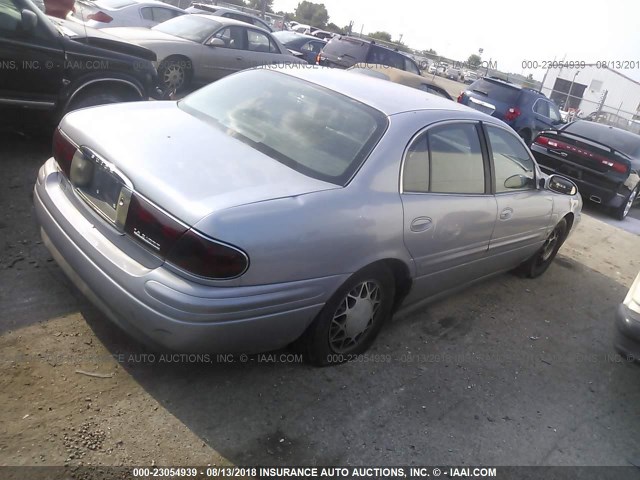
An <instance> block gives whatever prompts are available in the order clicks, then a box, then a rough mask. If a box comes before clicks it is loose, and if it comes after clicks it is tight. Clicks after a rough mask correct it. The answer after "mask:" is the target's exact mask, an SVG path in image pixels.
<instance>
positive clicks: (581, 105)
mask: <svg viewBox="0 0 640 480" xmlns="http://www.w3.org/2000/svg"><path fill="white" fill-rule="evenodd" d="M540 92H541V93H543V94H544V95H546V96H547V97H548V98H550V99H551V100H553V101H554V102H555V104H556V105H558V107H559V108H560V112H561V114H562V116H563V117H564V119H565V120H567V121H571V120H576V119H584V120H590V121H592V122H597V123H602V124H605V125H611V126H612V127H618V128H622V129H624V130H628V131H630V132H633V133H636V134H639V135H640V118H639V115H638V112H637V111H635V112H634V111H630V110H626V109H624V108H622V107H623V103H622V102H621V103H620V104H618V105H614V104H612V103H610V102H607V95H608V91H607V90H603V91H602V93H601V94H600V99H599V100H598V101H593V100H588V99H586V98H582V97H581V96H577V95H572V94H570V93H569V92H568V91H562V90H555V89H552V88H549V87H542V89H541V90H540Z"/></svg>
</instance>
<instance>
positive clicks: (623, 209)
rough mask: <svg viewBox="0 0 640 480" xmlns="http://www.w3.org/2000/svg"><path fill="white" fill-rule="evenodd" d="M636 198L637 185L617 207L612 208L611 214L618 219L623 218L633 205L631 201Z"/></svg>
mask: <svg viewBox="0 0 640 480" xmlns="http://www.w3.org/2000/svg"><path fill="white" fill-rule="evenodd" d="M637 198H638V187H636V188H634V189H633V191H632V192H631V193H630V194H629V196H628V197H627V199H626V200H625V202H624V203H623V204H622V205H620V206H619V207H618V208H616V209H614V210H613V216H614V217H615V218H617V219H618V220H624V219H625V218H627V215H629V212H630V211H631V207H633V203H634V202H635V201H636V199H637Z"/></svg>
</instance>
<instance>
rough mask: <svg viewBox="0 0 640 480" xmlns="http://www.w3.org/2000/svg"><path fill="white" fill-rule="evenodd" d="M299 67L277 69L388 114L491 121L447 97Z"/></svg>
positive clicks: (329, 70)
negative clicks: (447, 114)
mask: <svg viewBox="0 0 640 480" xmlns="http://www.w3.org/2000/svg"><path fill="white" fill-rule="evenodd" d="M299 67H300V65H292V66H283V67H278V68H273V70H275V71H279V72H282V73H285V74H287V75H291V76H293V77H297V78H300V79H302V80H306V81H308V82H311V83H315V84H317V85H319V86H321V87H325V88H328V89H330V90H333V91H335V92H337V93H340V94H342V95H345V96H347V97H350V98H353V99H354V100H357V101H359V102H361V103H364V104H366V105H369V106H371V107H373V108H375V109H377V110H380V111H381V112H382V113H384V114H386V115H394V114H397V113H401V112H409V111H414V110H450V111H461V112H466V113H468V114H469V115H470V116H472V117H478V118H483V119H484V118H491V117H488V115H484V114H482V113H480V112H477V111H476V110H473V109H471V108H469V107H466V106H464V105H461V104H459V103H456V102H452V101H451V100H447V99H446V98H442V97H438V96H436V95H431V94H429V93H427V92H424V91H422V90H418V89H416V88H407V87H406V86H404V85H400V84H397V83H393V82H388V81H386V80H381V79H379V78H373V77H369V76H367V75H357V74H354V73H353V72H349V71H347V70H341V69H334V68H327V67H319V66H311V65H303V67H304V68H299ZM270 68H271V67H270Z"/></svg>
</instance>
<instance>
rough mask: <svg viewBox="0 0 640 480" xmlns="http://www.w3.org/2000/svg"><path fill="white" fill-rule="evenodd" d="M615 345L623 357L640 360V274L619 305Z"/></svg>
mask: <svg viewBox="0 0 640 480" xmlns="http://www.w3.org/2000/svg"><path fill="white" fill-rule="evenodd" d="M615 326H616V328H615V334H614V343H613V344H614V347H615V349H616V350H617V351H618V353H620V354H621V355H622V356H623V357H625V358H627V359H629V360H635V361H637V362H639V361H640V274H638V276H636V279H635V280H634V282H633V284H632V285H631V288H630V289H629V292H628V293H627V296H626V297H625V299H624V301H623V302H622V303H621V304H620V305H619V306H618V310H617V311H616V320H615Z"/></svg>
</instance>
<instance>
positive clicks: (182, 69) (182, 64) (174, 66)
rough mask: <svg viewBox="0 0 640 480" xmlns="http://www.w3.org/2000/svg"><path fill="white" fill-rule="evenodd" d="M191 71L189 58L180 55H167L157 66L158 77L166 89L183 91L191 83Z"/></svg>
mask: <svg viewBox="0 0 640 480" xmlns="http://www.w3.org/2000/svg"><path fill="white" fill-rule="evenodd" d="M192 73H193V70H192V64H191V60H189V59H188V58H182V57H169V58H167V59H165V60H163V61H162V63H160V67H159V68H158V78H159V79H160V82H161V83H162V86H163V87H164V88H165V89H166V90H168V91H175V92H182V91H184V90H185V89H186V88H187V87H188V86H189V85H190V83H191V76H192Z"/></svg>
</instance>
